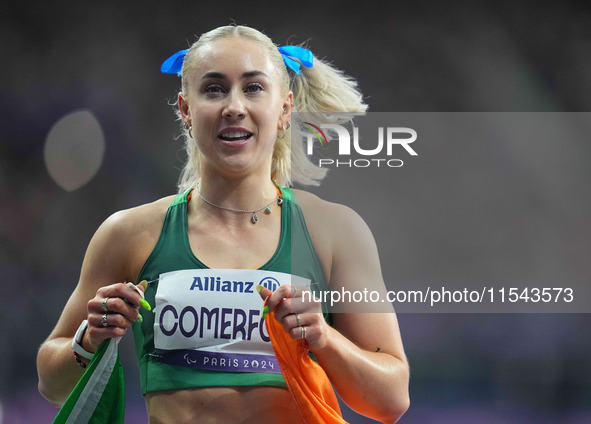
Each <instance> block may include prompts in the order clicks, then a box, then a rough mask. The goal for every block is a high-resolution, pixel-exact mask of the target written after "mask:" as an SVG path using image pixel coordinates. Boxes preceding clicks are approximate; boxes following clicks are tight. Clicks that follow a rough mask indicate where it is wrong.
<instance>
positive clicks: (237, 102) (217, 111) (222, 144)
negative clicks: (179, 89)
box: [179, 37, 292, 177]
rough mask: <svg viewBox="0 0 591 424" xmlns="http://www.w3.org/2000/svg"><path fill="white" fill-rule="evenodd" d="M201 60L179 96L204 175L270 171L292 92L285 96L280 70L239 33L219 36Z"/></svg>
mask: <svg viewBox="0 0 591 424" xmlns="http://www.w3.org/2000/svg"><path fill="white" fill-rule="evenodd" d="M199 63H200V65H199V66H198V67H197V69H195V70H193V71H192V73H191V74H190V75H189V81H188V88H187V90H188V93H186V96H184V97H183V96H182V95H179V108H180V110H181V114H182V116H183V121H184V122H188V123H190V124H191V125H192V126H193V129H192V131H191V132H192V134H193V138H194V139H195V142H196V143H197V146H198V147H199V150H200V151H201V153H202V160H201V167H202V168H201V172H202V174H203V173H205V172H218V173H223V174H227V175H228V176H236V177H240V176H244V175H247V174H249V173H252V172H257V171H258V172H266V173H268V174H267V175H269V174H270V167H271V158H272V152H273V145H274V143H275V139H276V137H277V132H278V131H280V132H281V131H282V127H283V126H287V122H288V121H289V118H290V117H291V102H292V94H291V92H290V93H288V94H286V95H284V96H283V95H282V94H281V90H280V87H281V80H280V76H279V72H277V70H276V69H275V66H274V65H273V63H272V62H271V60H270V58H269V57H268V54H267V52H266V50H265V48H264V47H263V46H262V45H261V44H259V43H257V42H255V41H250V40H244V39H241V38H237V37H230V38H225V39H220V40H216V41H214V42H211V43H209V44H207V45H205V46H203V47H202V48H201V49H200V51H199ZM284 109H285V111H286V113H284Z"/></svg>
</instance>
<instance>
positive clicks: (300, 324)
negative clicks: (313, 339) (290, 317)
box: [295, 314, 302, 327]
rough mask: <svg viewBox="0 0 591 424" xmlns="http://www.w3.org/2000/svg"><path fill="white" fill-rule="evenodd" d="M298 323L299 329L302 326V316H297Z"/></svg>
mask: <svg viewBox="0 0 591 424" xmlns="http://www.w3.org/2000/svg"><path fill="white" fill-rule="evenodd" d="M295 317H296V322H297V323H298V327H301V326H302V322H301V321H300V314H295Z"/></svg>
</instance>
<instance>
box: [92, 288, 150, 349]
mask: <svg viewBox="0 0 591 424" xmlns="http://www.w3.org/2000/svg"><path fill="white" fill-rule="evenodd" d="M128 284H129V283H128ZM128 284H126V283H116V284H112V285H110V286H104V287H101V288H100V289H98V291H97V292H96V295H95V297H94V298H92V299H91V300H89V301H88V304H87V307H86V309H87V320H88V328H87V330H86V333H85V334H84V338H83V339H82V347H83V348H84V349H85V350H87V351H88V352H96V351H97V349H98V347H99V346H100V345H101V343H102V342H103V341H105V340H106V339H110V338H113V337H121V336H123V335H124V334H125V332H126V331H127V329H128V328H130V327H131V323H132V321H133V322H137V321H140V322H141V319H142V318H141V315H140V313H139V311H138V309H139V307H140V306H143V307H145V308H146V309H148V310H149V309H150V305H148V303H147V302H146V301H145V300H143V298H142V297H141V296H140V294H139V293H138V291H137V290H136V289H135V288H134V287H130V286H131V284H130V285H128ZM135 287H137V288H138V289H139V290H141V291H142V292H143V291H144V290H145V287H144V285H143V284H141V283H140V284H138V285H137V286H135ZM140 299H141V300H140ZM140 303H141V304H140ZM142 304H143V305H142Z"/></svg>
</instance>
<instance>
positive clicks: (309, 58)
mask: <svg viewBox="0 0 591 424" xmlns="http://www.w3.org/2000/svg"><path fill="white" fill-rule="evenodd" d="M277 49H278V50H279V53H281V57H283V63H285V66H287V67H288V68H289V69H291V70H292V71H294V72H295V73H296V74H301V73H302V71H301V69H300V63H299V62H297V61H295V60H293V59H292V57H295V58H296V59H299V61H300V62H302V65H304V66H305V67H306V68H311V67H312V62H313V55H312V52H311V51H310V50H308V49H304V48H303V47H298V46H283V47H277ZM187 52H188V50H180V51H178V52H176V53H175V54H173V55H172V56H170V57H169V58H168V59H166V60H165V61H164V63H162V66H161V67H160V72H162V73H163V74H177V75H178V76H179V77H180V76H181V71H182V70H183V62H184V60H185V56H186V54H187Z"/></svg>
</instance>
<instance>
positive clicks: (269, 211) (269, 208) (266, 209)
mask: <svg viewBox="0 0 591 424" xmlns="http://www.w3.org/2000/svg"><path fill="white" fill-rule="evenodd" d="M272 211H273V209H272V208H271V205H269V206H267V207H266V208H265V213H266V214H267V215H269V214H270V213H271V212H272Z"/></svg>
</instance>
